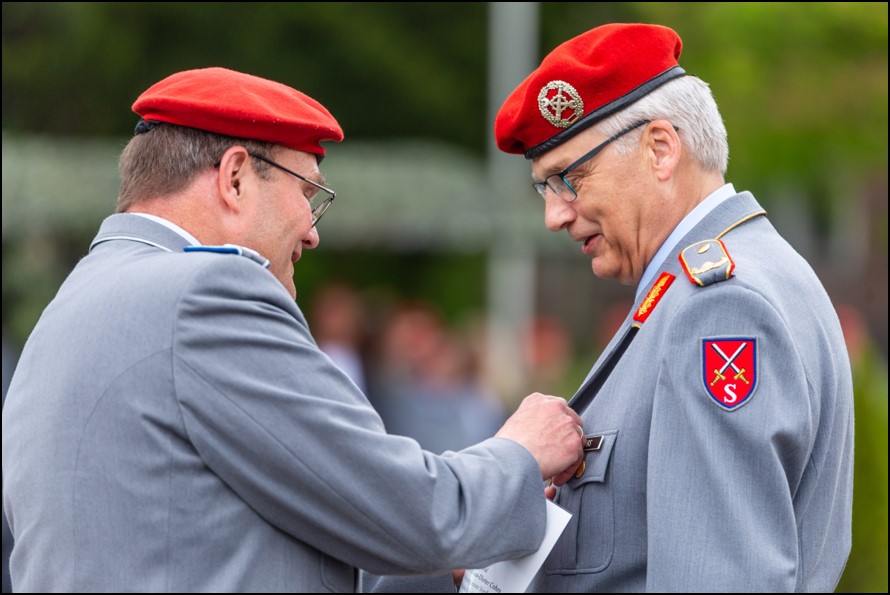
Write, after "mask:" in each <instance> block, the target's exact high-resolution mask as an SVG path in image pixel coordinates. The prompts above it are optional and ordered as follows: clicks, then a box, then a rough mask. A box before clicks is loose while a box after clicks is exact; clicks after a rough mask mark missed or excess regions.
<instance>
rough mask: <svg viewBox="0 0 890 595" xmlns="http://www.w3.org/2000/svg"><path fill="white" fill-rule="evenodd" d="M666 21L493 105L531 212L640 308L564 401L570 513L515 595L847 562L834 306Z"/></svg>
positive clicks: (805, 570)
mask: <svg viewBox="0 0 890 595" xmlns="http://www.w3.org/2000/svg"><path fill="white" fill-rule="evenodd" d="M681 45H682V44H681V41H680V38H679V37H678V36H677V34H676V33H675V32H674V31H672V30H671V29H668V28H666V27H659V26H654V25H623V24H613V25H606V26H602V27H598V28H596V29H593V30H591V31H588V32H587V33H584V34H582V35H580V36H578V37H576V38H574V39H572V40H570V41H567V42H565V43H564V44H562V45H561V46H559V47H557V48H556V49H554V50H553V51H552V52H551V53H550V54H549V55H548V56H547V57H546V58H545V59H544V60H543V61H542V63H541V65H540V66H539V67H538V69H537V70H535V71H534V72H533V73H532V74H530V75H529V76H528V78H526V79H525V81H523V82H522V83H521V84H520V85H519V87H518V88H517V89H516V90H514V91H513V93H512V94H511V95H510V96H509V97H508V98H507V100H506V101H505V102H504V104H503V106H502V107H501V109H500V111H499V113H498V115H497V119H496V121H495V136H496V139H497V144H498V147H500V148H501V150H503V151H506V152H509V153H519V154H524V155H525V157H526V158H527V159H530V160H531V167H532V175H533V178H534V179H535V184H534V186H535V189H536V190H537V191H538V192H539V193H540V195H541V196H542V197H543V199H544V205H545V214H544V221H545V224H546V225H547V228H548V229H550V230H551V231H555V232H560V231H565V232H566V233H568V235H569V236H570V237H571V239H572V240H574V241H576V242H578V245H579V248H580V250H581V252H583V253H584V254H585V255H586V256H587V257H589V258H590V260H591V266H592V269H593V272H594V274H595V275H596V276H598V277H600V278H603V279H616V280H617V281H619V282H621V283H624V284H629V285H631V284H632V285H636V286H637V295H636V303H635V304H634V307H633V309H632V310H631V311H630V312H629V314H628V316H627V319H626V320H625V321H624V323H623V324H622V326H621V328H620V330H619V331H618V332H617V334H616V335H615V337H614V338H613V339H612V341H611V343H610V344H609V345H608V347H607V348H606V349H605V351H604V352H603V354H602V355H601V356H600V358H599V360H598V361H597V362H596V364H594V366H593V369H592V370H591V373H590V375H589V376H588V378H587V380H586V381H585V382H584V383H583V385H582V386H581V388H580V389H579V391H578V392H577V394H576V395H575V397H574V398H573V400H572V402H571V405H572V406H573V408H575V409H576V410H577V411H579V412H580V413H581V415H582V417H583V419H584V422H585V423H584V426H585V431H586V432H587V436H586V440H585V451H586V452H585V460H584V465H582V467H581V468H580V469H579V470H578V473H577V476H576V477H575V478H573V479H572V480H570V481H569V482H568V483H567V484H566V485H564V486H562V487H561V488H559V490H558V494H557V495H556V502H557V503H559V504H560V505H561V506H564V507H565V508H567V509H568V510H569V511H570V512H572V513H573V515H574V517H573V518H572V521H571V523H570V525H569V526H568V528H567V529H566V531H565V533H564V534H563V535H562V537H561V539H560V541H559V542H558V543H557V544H556V546H555V548H554V550H553V551H552V552H551V554H550V556H549V558H548V559H547V561H546V562H545V563H544V567H543V568H542V570H541V572H540V573H539V574H538V576H537V578H536V580H535V582H534V583H533V584H532V588H533V589H535V590H537V591H543V592H559V591H644V590H648V591H686V592H688V591H705V592H714V591H729V592H740V591H832V590H833V589H834V588H835V586H836V585H837V582H838V580H839V579H840V576H841V573H842V572H843V569H844V565H845V563H846V560H847V556H848V554H849V551H850V540H851V533H850V523H851V504H852V470H853V398H852V397H853V394H852V381H851V376H850V363H849V359H848V357H847V353H846V350H845V347H844V340H843V336H842V335H841V329H840V325H839V323H838V318H837V315H836V314H835V311H834V309H833V307H832V304H831V301H830V300H829V298H828V296H827V295H826V293H825V290H824V289H823V287H822V285H821V283H820V282H819V279H818V278H817V277H816V275H815V274H814V273H813V270H812V269H811V268H810V266H809V265H808V264H807V263H806V262H805V261H804V260H803V259H802V258H801V257H800V255H798V254H797V253H796V252H795V251H794V249H793V248H792V247H791V246H790V245H789V244H788V243H787V242H785V240H783V239H782V238H781V237H780V236H779V234H778V233H777V232H776V230H775V229H774V228H773V226H772V225H771V224H770V222H769V220H768V219H767V218H766V216H765V215H766V213H765V211H764V210H763V209H762V208H761V206H760V205H759V204H758V203H757V201H756V200H755V199H754V197H753V196H752V195H751V194H750V193H748V192H737V191H736V190H735V189H734V188H733V186H732V185H731V184H726V183H725V181H724V175H725V173H726V166H727V160H728V145H727V140H726V130H725V128H724V126H723V122H722V119H721V117H720V114H719V112H718V110H717V105H716V103H715V102H714V99H713V97H712V95H711V93H710V90H709V89H708V87H707V85H706V84H705V83H703V82H702V81H701V80H699V79H697V78H696V77H694V76H687V75H686V73H685V72H684V71H683V69H682V68H681V67H680V66H679V64H678V62H677V60H678V58H679V56H680V50H681Z"/></svg>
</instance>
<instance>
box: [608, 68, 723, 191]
mask: <svg viewBox="0 0 890 595" xmlns="http://www.w3.org/2000/svg"><path fill="white" fill-rule="evenodd" d="M640 120H667V121H668V122H670V123H671V124H673V125H674V127H675V128H677V129H679V132H678V134H679V136H680V140H681V141H682V142H683V143H684V145H685V146H686V149H687V151H688V152H689V156H690V158H691V159H692V160H693V161H695V162H696V163H698V164H699V165H701V166H702V167H703V168H704V169H705V170H706V171H719V172H720V174H721V175H724V174H726V167H727V164H728V162H729V143H728V142H727V140H726V126H724V124H723V118H722V117H721V116H720V110H718V109H717V102H716V101H714V96H713V95H712V94H711V89H710V87H709V86H708V84H707V83H706V82H704V81H703V80H701V79H700V78H698V77H694V76H682V77H680V78H676V79H674V80H672V81H669V82H667V83H665V84H664V85H662V86H661V87H658V88H657V89H655V90H654V91H652V92H651V93H649V94H648V95H646V96H645V97H643V98H642V99H640V100H639V101H637V102H635V103H633V104H631V105H630V106H629V107H627V108H626V109H623V110H622V111H620V112H618V113H617V114H615V115H614V116H610V117H609V118H606V119H605V120H603V121H602V122H599V123H598V124H596V125H595V126H594V129H595V130H596V131H597V132H598V133H599V134H602V135H603V136H607V137H608V136H612V135H614V134H617V133H618V132H620V131H621V130H624V129H625V128H627V127H628V126H631V125H632V124H634V123H635V122H638V121H640ZM633 136H635V135H633V134H629V135H627V136H624V137H622V138H619V139H617V140H616V141H615V143H614V144H615V148H616V150H617V151H618V152H619V154H627V153H629V152H631V151H632V150H633V149H634V147H635V146H636V145H635V143H634V141H633V139H632V138H630V137H633Z"/></svg>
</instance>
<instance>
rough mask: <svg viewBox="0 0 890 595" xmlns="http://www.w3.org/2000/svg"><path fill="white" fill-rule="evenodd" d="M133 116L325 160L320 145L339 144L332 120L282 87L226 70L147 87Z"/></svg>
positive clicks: (307, 99) (340, 133)
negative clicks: (283, 147)
mask: <svg viewBox="0 0 890 595" xmlns="http://www.w3.org/2000/svg"><path fill="white" fill-rule="evenodd" d="M133 111H134V112H136V113H137V114H139V115H140V116H142V119H143V120H144V121H146V122H148V123H149V125H148V126H147V127H144V126H138V127H137V132H139V131H143V130H148V129H150V127H151V126H150V123H151V122H152V121H158V122H166V123H168V124H176V125H179V126H188V127H189V128H198V129H200V130H206V131H208V132H215V133H217V134H225V135H227V136H237V137H239V138H247V139H252V140H258V141H264V142H268V143H274V144H277V145H282V146H285V147H288V148H290V149H295V150H297V151H306V152H307V153H315V154H317V155H324V149H323V148H322V147H321V145H320V144H319V143H320V142H321V141H325V140H332V141H337V142H340V141H341V140H343V130H341V129H340V125H339V124H337V120H335V119H334V116H332V115H331V113H330V112H329V111H328V110H327V109H325V107H324V106H323V105H322V104H320V103H319V102H317V101H315V100H314V99H312V98H311V97H309V96H308V95H305V94H303V93H300V92H299V91H297V90H296V89H291V88H290V87H288V86H286V85H282V84H281V83H276V82H274V81H269V80H266V79H262V78H259V77H256V76H252V75H249V74H243V73H241V72H235V71H234V70H228V69H226V68H202V69H199V70H186V71H184V72H178V73H176V74H173V75H171V76H168V77H167V78H165V79H164V80H162V81H161V82H159V83H155V84H154V85H152V86H151V87H149V88H148V90H147V91H145V92H144V93H143V94H142V95H140V96H139V98H138V99H137V100H136V103H134V104H133Z"/></svg>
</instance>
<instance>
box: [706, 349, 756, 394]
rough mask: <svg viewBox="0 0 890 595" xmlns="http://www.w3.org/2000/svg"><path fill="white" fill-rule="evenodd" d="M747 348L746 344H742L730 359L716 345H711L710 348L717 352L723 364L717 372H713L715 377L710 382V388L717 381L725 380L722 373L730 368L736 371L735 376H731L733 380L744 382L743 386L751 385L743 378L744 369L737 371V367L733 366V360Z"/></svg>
mask: <svg viewBox="0 0 890 595" xmlns="http://www.w3.org/2000/svg"><path fill="white" fill-rule="evenodd" d="M747 346H748V344H747V343H742V344H741V345H739V348H738V349H736V350H735V353H733V354H732V357H727V355H726V354H725V353H723V350H722V349H720V347H719V346H718V345H717V344H716V343H711V347H713V348H714V351H716V352H717V355H719V356H720V357H722V358H723V361H724V362H725V363H724V364H723V366H721V368H720V369H719V370H714V374H715V376H714V379H713V380H712V381H711V386H714V384H715V383H716V382H717V381H718V380H725V379H726V376H725V375H724V374H723V373H724V372H726V368H732V369H733V370H735V371H736V374H735V376H733V379H734V380H739V379H741V380H742V382H744V383H745V384H751V383H750V382H748V379H747V378H745V368H742V369H739V367H738V366H737V365H735V363H733V362H735V359H736V358H737V357H738V356H739V354H741V353H742V352H743V351H744V350H745V347H747Z"/></svg>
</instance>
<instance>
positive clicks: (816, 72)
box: [2, 2, 888, 592]
mask: <svg viewBox="0 0 890 595" xmlns="http://www.w3.org/2000/svg"><path fill="white" fill-rule="evenodd" d="M2 17H3V22H2V28H3V73H2V77H3V90H2V93H3V334H4V338H9V339H11V340H12V341H13V342H14V343H16V344H18V345H21V344H22V343H23V342H24V340H25V339H26V337H27V335H28V333H29V332H30V329H31V328H32V326H33V324H34V323H35V322H36V319H37V317H38V316H39V314H40V312H41V311H42V309H43V308H44V307H45V305H46V303H47V302H48V301H49V299H51V298H52V296H53V294H54V293H55V290H56V289H57V288H58V285H59V283H60V282H61V280H62V279H63V278H64V276H65V274H67V271H68V270H70V267H71V266H73V265H74V264H75V263H76V261H77V259H78V258H79V257H80V256H82V255H83V254H84V253H85V251H86V248H87V246H88V244H89V241H90V239H91V238H92V235H93V234H94V232H95V229H96V228H97V226H98V223H99V221H100V220H101V218H102V217H103V216H104V215H106V214H108V213H110V212H111V210H112V209H113V204H114V198H115V195H114V193H115V184H116V181H115V178H114V176H115V172H114V161H115V158H116V154H117V152H119V150H120V148H121V147H122V146H123V145H124V143H125V142H126V140H127V136H128V135H129V134H130V131H131V130H132V128H133V126H134V124H135V122H136V116H135V115H134V114H132V113H131V112H130V111H129V106H130V105H131V104H132V102H133V100H134V99H135V98H136V96H137V95H138V94H139V93H140V92H141V91H142V90H144V89H145V88H147V87H148V86H149V85H151V84H152V83H154V82H156V81H158V80H160V79H162V78H164V77H166V76H167V75H169V74H171V73H173V72H176V71H179V70H184V69H189V68H199V67H206V66H214V65H215V66H226V67H229V68H233V69H236V70H241V71H244V72H250V73H252V74H256V75H259V76H263V77H266V78H270V79H273V80H278V81H281V82H283V83H286V84H289V85H292V86H294V87H297V88H299V89H301V90H303V91H305V92H306V93H308V94H309V95H311V96H313V97H316V98H318V99H320V100H321V101H322V102H323V103H324V104H325V105H326V106H327V107H328V108H329V109H330V110H331V112H332V113H333V114H335V115H336V117H337V119H338V120H339V121H340V123H341V125H342V126H343V128H344V130H345V131H346V135H347V141H346V143H345V144H344V145H343V147H329V155H331V158H330V160H329V161H326V162H325V164H324V166H325V170H326V173H327V174H328V178H329V180H331V184H332V185H333V186H334V187H335V188H337V189H338V199H337V205H336V206H335V207H334V210H332V211H331V213H330V214H329V215H328V217H326V219H325V222H324V225H325V226H328V227H325V228H324V229H322V238H323V240H325V238H326V237H327V236H326V234H328V233H330V237H331V243H330V248H329V249H327V248H328V247H327V246H326V244H325V241H323V242H322V248H321V249H319V250H317V251H315V252H314V253H313V254H311V255H310V257H308V258H304V259H303V261H301V262H300V264H299V266H298V268H297V273H296V275H297V277H298V282H297V287H298V291H299V292H300V294H299V297H298V301H299V302H300V303H301V304H304V303H307V302H308V300H309V299H311V298H312V297H313V296H314V295H315V293H316V292H317V291H318V290H319V289H320V288H321V287H322V285H323V284H324V283H326V282H329V281H331V280H339V281H343V282H347V283H349V284H351V285H353V286H355V287H357V288H360V289H363V290H370V291H376V292H377V293H376V294H375V295H378V296H379V295H380V294H381V292H382V293H386V294H392V295H396V296H399V297H400V298H412V299H424V300H427V301H429V302H430V303H433V304H435V305H436V307H437V308H439V309H440V310H441V312H442V313H443V314H444V316H445V318H446V319H447V320H449V321H451V322H452V323H457V322H458V321H460V320H463V319H465V318H467V317H468V316H470V315H472V314H473V313H479V312H481V311H483V310H484V308H485V299H486V297H485V295H486V291H487V289H486V280H485V279H486V260H485V253H486V250H487V246H486V244H485V237H486V228H485V226H484V225H482V226H480V227H479V228H478V229H476V228H474V227H473V226H474V225H475V224H476V223H478V222H474V221H472V220H468V221H467V222H466V223H465V224H463V223H462V224H461V225H464V226H465V228H466V230H467V232H466V236H460V235H458V236H456V237H451V236H447V237H445V239H442V240H436V241H433V240H432V239H431V238H434V237H438V236H437V235H436V232H437V230H438V229H439V228H440V227H441V226H442V225H443V223H442V222H443V221H445V220H448V219H450V218H451V217H452V215H451V213H454V216H459V215H460V213H462V212H463V213H470V212H472V210H471V207H472V205H471V204H470V205H465V203H462V202H461V200H462V199H463V200H464V201H473V202H477V201H484V199H485V196H486V193H487V191H488V189H489V186H488V184H489V182H488V180H487V179H486V178H485V176H484V174H483V172H484V164H485V158H486V152H487V151H489V150H490V145H491V143H492V138H491V133H490V129H491V127H490V122H489V114H488V113H487V111H486V105H487V101H488V97H487V76H488V75H487V68H488V62H487V61H488V56H489V54H488V41H489V23H488V19H489V7H488V6H487V5H486V3H448V4H446V3H398V4H396V3H337V2H328V3H323V4H322V3H264V2H259V3H251V4H245V3H212V4H211V3H139V2H130V3H73V2H67V3H54V2H50V3H9V2H7V3H3V5H2ZM539 19H540V27H539V31H540V36H539V39H536V40H530V43H533V44H534V45H535V46H537V47H539V48H540V54H541V55H543V54H545V53H546V52H548V51H550V49H552V48H553V47H555V46H556V45H558V44H559V43H561V42H563V41H565V40H567V39H569V38H571V37H573V36H574V35H577V34H579V33H581V32H583V31H585V30H587V29H589V28H591V27H594V26H596V25H599V24H603V23H606V22H615V21H623V22H655V23H660V24H664V25H668V26H671V27H673V28H674V29H675V30H677V32H678V33H679V34H680V36H681V38H682V39H683V41H684V53H683V56H682V57H681V60H680V62H681V64H682V65H683V66H684V68H686V70H687V71H688V72H690V73H692V74H695V75H697V76H699V77H700V78H702V79H704V80H705V81H707V82H709V83H710V84H711V86H712V89H713V91H714V94H715V96H716V98H717V102H718V104H719V105H720V107H721V111H722V113H723V116H724V119H725V121H726V124H727V129H728V132H729V139H730V147H731V151H730V168H729V173H728V176H727V178H728V180H729V181H732V182H733V183H735V185H736V188H738V189H748V190H751V191H752V192H754V194H755V196H757V197H758V199H759V200H760V201H761V203H762V204H764V205H765V206H766V207H767V208H768V210H769V211H770V214H771V219H772V220H773V223H774V224H775V225H776V226H777V227H778V228H779V229H780V231H782V233H783V234H784V235H785V236H786V237H787V238H788V239H789V241H791V242H792V244H794V245H795V247H796V248H798V250H799V251H800V252H801V253H802V254H804V256H805V257H807V259H808V260H809V261H810V262H811V263H812V265H813V267H814V269H815V270H816V271H817V273H818V274H819V275H820V277H821V278H822V279H823V281H824V282H825V285H826V287H827V289H828V290H829V293H830V294H831V296H832V299H833V300H834V301H835V303H836V304H837V305H839V306H843V307H844V308H849V311H850V312H852V313H853V314H851V316H850V317H849V318H848V320H849V321H853V322H848V323H847V324H846V325H845V326H849V325H854V326H856V325H858V326H856V328H857V329H859V331H860V332H858V334H855V337H856V341H857V343H856V344H855V345H854V346H853V347H851V355H853V354H856V355H855V357H853V359H854V368H855V370H854V371H855V373H856V387H857V395H856V398H857V403H856V406H857V424H858V431H857V444H856V448H857V460H856V492H855V494H856V495H855V507H856V510H855V525H854V552H853V555H852V556H851V560H850V564H849V566H848V569H847V573H846V574H845V577H844V580H843V582H842V584H841V586H840V589H843V590H850V591H860V592H861V591H884V592H886V591H887V483H888V482H887V363H886V362H887V269H888V264H887V130H888V123H887V116H888V109H887V105H888V104H887V3H782V2H778V3H731V4H729V3H682V2H681V3H642V2H639V3H638V2H615V3H568V2H549V3H546V4H541V5H540V9H539ZM350 146H351V147H353V148H350ZM339 155H343V159H340V158H339V157H338V156H339ZM423 156H426V159H427V161H425V162H421V161H416V162H415V161H414V160H413V159H414V157H423ZM338 159H340V162H341V163H343V164H346V165H342V166H340V169H337V165H336V164H337V161H338ZM424 167H426V168H427V169H424ZM387 168H388V169H387ZM405 169H410V170H411V172H410V173H411V174H413V175H414V177H410V176H409V174H408V173H404V172H403V171H402V170H405ZM437 170H438V173H437ZM446 174H447V175H446ZM400 176H404V177H400ZM437 176H438V177H437ZM439 178H441V179H439ZM338 180H341V181H342V185H338V183H337V182H338ZM417 180H419V181H420V182H419V183H420V184H421V186H417V184H418V182H417ZM460 180H463V182H461V181H460ZM461 183H463V184H464V185H463V186H461V185H460V184H461ZM344 188H346V189H349V190H350V192H347V191H346V190H344ZM436 189H439V190H438V194H437V190H436ZM431 196H442V197H443V198H442V199H441V200H438V201H435V202H434V201H433V200H432V198H430V197H431ZM350 197H351V198H350ZM424 200H425V201H427V202H424ZM534 200H535V199H534V198H533V197H532V194H531V192H530V191H529V194H528V196H527V197H521V198H518V199H517V201H519V202H521V201H527V202H528V204H529V205H532V204H533V201H534ZM349 201H353V202H352V206H350V202H349ZM361 201H369V202H370V201H373V202H372V204H370V205H365V206H364V210H361V209H360V208H359V206H360V205H359V203H360V202H361ZM387 201H390V202H387ZM392 201H395V202H392ZM398 201H402V202H398ZM464 206H466V208H464ZM535 206H537V205H535ZM412 208H413V209H414V210H417V209H418V208H420V213H421V214H423V213H426V214H427V216H426V218H425V219H423V218H421V219H418V218H415V219H403V218H400V216H401V214H402V213H403V212H404V213H408V212H409V211H411V209H412ZM436 209H438V210H436ZM449 209H451V211H449ZM350 210H351V211H352V212H353V218H354V219H355V220H354V221H353V222H352V223H351V222H350V221H351V220H350V219H349V217H350ZM356 213H358V215H356ZM494 216H497V213H494ZM338 221H339V223H338ZM536 224H537V225H538V227H540V228H543V226H542V225H541V224H540V221H536ZM338 225H341V226H342V227H341V228H340V231H339V232H338V227H337V226H338ZM409 228H410V229H409ZM411 229H413V230H414V234H413V235H412V234H411ZM474 229H476V231H473V230H474ZM536 241H537V240H536ZM546 241H552V240H541V242H542V244H541V245H542V246H546V245H545V244H544V242H546ZM536 258H537V263H538V267H539V269H538V273H537V283H536V295H535V296H534V303H535V312H536V313H538V314H541V315H545V316H552V317H554V318H556V319H561V320H562V322H563V323H564V324H566V325H567V326H568V327H569V329H570V331H571V333H572V335H573V337H572V338H573V339H574V351H573V356H574V362H575V363H574V367H573V368H571V370H572V371H571V372H566V373H565V374H564V375H563V377H562V379H561V380H559V381H558V382H557V381H554V382H556V384H554V385H552V386H533V387H528V388H529V389H530V390H542V391H544V392H557V393H558V394H566V393H571V392H572V391H573V390H574V388H575V387H576V386H577V385H578V384H579V383H580V381H581V380H582V379H583V375H584V373H585V372H586V369H587V367H588V366H589V365H590V364H591V363H592V362H593V359H594V357H595V355H596V352H597V350H598V349H600V348H601V347H602V335H603V333H604V332H603V331H602V330H601V329H602V327H603V326H604V325H607V324H608V319H607V317H606V315H605V314H604V313H605V312H608V311H609V310H610V309H611V308H612V307H613V306H615V307H617V308H619V310H620V308H621V307H622V305H625V306H626V300H628V299H629V296H631V295H632V294H631V293H630V290H629V289H622V288H613V287H611V286H609V284H603V283H598V282H596V281H595V280H594V279H593V278H592V277H593V276H592V275H591V274H590V271H589V264H588V263H587V261H586V260H584V259H582V258H580V257H579V256H578V255H577V254H574V252H572V253H571V255H569V253H568V252H567V251H565V250H562V249H559V248H557V249H549V248H546V247H545V248H544V249H541V250H540V252H539V253H538V256H537V257H536ZM843 318H844V317H842V319H843ZM606 336H608V334H607V333H606ZM849 336H850V335H848V337H849ZM860 347H861V349H860ZM4 361H5V359H4ZM4 365H5V364H4ZM511 397H512V395H511Z"/></svg>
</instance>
